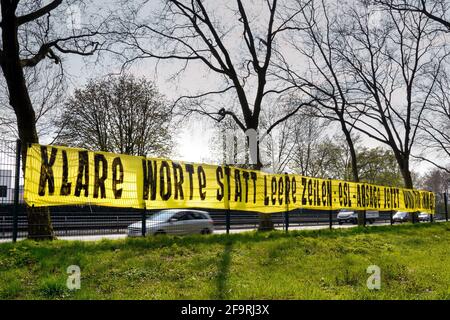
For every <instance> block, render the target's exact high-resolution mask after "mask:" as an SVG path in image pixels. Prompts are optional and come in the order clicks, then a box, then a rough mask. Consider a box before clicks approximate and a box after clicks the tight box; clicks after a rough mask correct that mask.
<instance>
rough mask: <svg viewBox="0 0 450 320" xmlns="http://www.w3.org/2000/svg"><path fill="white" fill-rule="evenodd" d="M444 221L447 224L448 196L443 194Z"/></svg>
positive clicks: (445, 193)
mask: <svg viewBox="0 0 450 320" xmlns="http://www.w3.org/2000/svg"><path fill="white" fill-rule="evenodd" d="M444 208H445V221H447V222H448V194H447V192H444Z"/></svg>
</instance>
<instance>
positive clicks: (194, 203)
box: [0, 140, 448, 241]
mask: <svg viewBox="0 0 450 320" xmlns="http://www.w3.org/2000/svg"><path fill="white" fill-rule="evenodd" d="M23 147H25V148H27V159H26V169H25V172H26V175H25V177H23V176H22V175H21V173H22V170H21V148H23ZM0 148H1V150H0V238H11V239H13V240H14V241H15V240H16V239H17V238H22V237H26V235H27V228H28V226H27V218H26V205H25V203H26V204H27V205H28V206H29V207H34V208H41V207H49V210H50V216H51V219H52V222H53V229H54V232H55V235H56V236H58V237H63V236H68V237H69V236H93V235H103V234H124V233H128V234H129V235H131V236H136V235H145V234H162V233H173V234H185V233H211V232H227V233H228V232H230V231H234V230H239V229H254V228H257V227H258V226H259V223H260V220H261V217H267V215H270V216H271V219H270V220H271V221H272V222H273V224H274V227H275V228H279V229H284V230H289V229H295V228H297V227H299V228H300V227H303V226H308V225H328V226H329V227H330V228H332V227H333V225H335V224H344V223H356V222H357V213H356V211H363V212H364V225H366V224H369V223H391V224H392V223H395V222H403V221H407V220H409V218H408V215H410V214H411V213H414V212H422V213H424V214H423V215H422V217H420V216H419V219H420V220H421V221H430V222H433V220H441V219H447V220H448V195H447V194H443V195H441V194H434V193H432V192H428V191H423V190H409V189H402V188H395V187H388V186H378V185H371V184H366V183H354V182H348V181H340V180H330V179H319V178H311V177H305V176H300V175H293V174H269V173H264V172H261V171H255V170H247V169H243V168H238V167H233V166H228V165H224V166H220V165H209V164H195V163H185V162H177V161H172V160H168V159H155V158H145V157H137V156H129V155H122V154H112V153H106V152H93V151H88V150H84V149H75V148H67V147H60V146H42V145H27V146H22V145H21V144H20V142H19V141H17V142H15V141H3V140H2V141H0ZM161 210H163V211H161ZM345 211H346V212H345ZM398 211H400V212H403V214H395V215H394V213H395V212H398ZM425 213H427V214H425ZM411 216H412V217H415V215H411ZM413 222H418V221H414V220H413Z"/></svg>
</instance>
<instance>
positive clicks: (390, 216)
mask: <svg viewBox="0 0 450 320" xmlns="http://www.w3.org/2000/svg"><path fill="white" fill-rule="evenodd" d="M392 212H393V211H392V210H391V211H389V218H390V222H391V226H392V225H393V224H394V219H393V217H392Z"/></svg>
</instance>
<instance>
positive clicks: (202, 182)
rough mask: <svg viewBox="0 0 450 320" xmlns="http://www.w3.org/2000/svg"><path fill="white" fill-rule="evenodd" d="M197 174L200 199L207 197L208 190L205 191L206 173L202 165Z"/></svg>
mask: <svg viewBox="0 0 450 320" xmlns="http://www.w3.org/2000/svg"><path fill="white" fill-rule="evenodd" d="M197 175H198V192H199V194H200V199H201V200H205V199H206V191H203V189H204V188H206V174H205V170H204V169H203V167H202V166H198V167H197Z"/></svg>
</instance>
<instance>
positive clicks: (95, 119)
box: [56, 75, 173, 157]
mask: <svg viewBox="0 0 450 320" xmlns="http://www.w3.org/2000/svg"><path fill="white" fill-rule="evenodd" d="M168 105H169V103H168V102H167V101H165V99H164V97H163V96H162V95H161V94H159V93H158V91H157V89H156V88H155V86H154V84H153V83H151V82H149V81H147V80H145V78H140V79H137V78H135V77H133V76H131V75H121V76H118V77H117V76H109V77H106V78H104V79H100V80H91V81H90V82H89V84H88V85H87V86H86V87H85V88H83V89H79V90H76V91H75V93H74V95H73V97H71V98H70V99H69V101H68V102H67V103H66V105H65V107H64V112H63V113H62V116H61V118H60V119H59V120H58V121H57V127H58V128H59V130H60V133H59V136H58V137H57V138H56V142H57V143H59V144H68V145H71V146H77V147H82V148H87V149H92V150H101V151H107V152H115V153H123V154H130V155H137V156H158V157H164V156H168V155H169V154H170V151H171V149H172V131H173V129H172V128H171V118H172V114H171V111H172V110H171V109H170V108H169V107H168Z"/></svg>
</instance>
